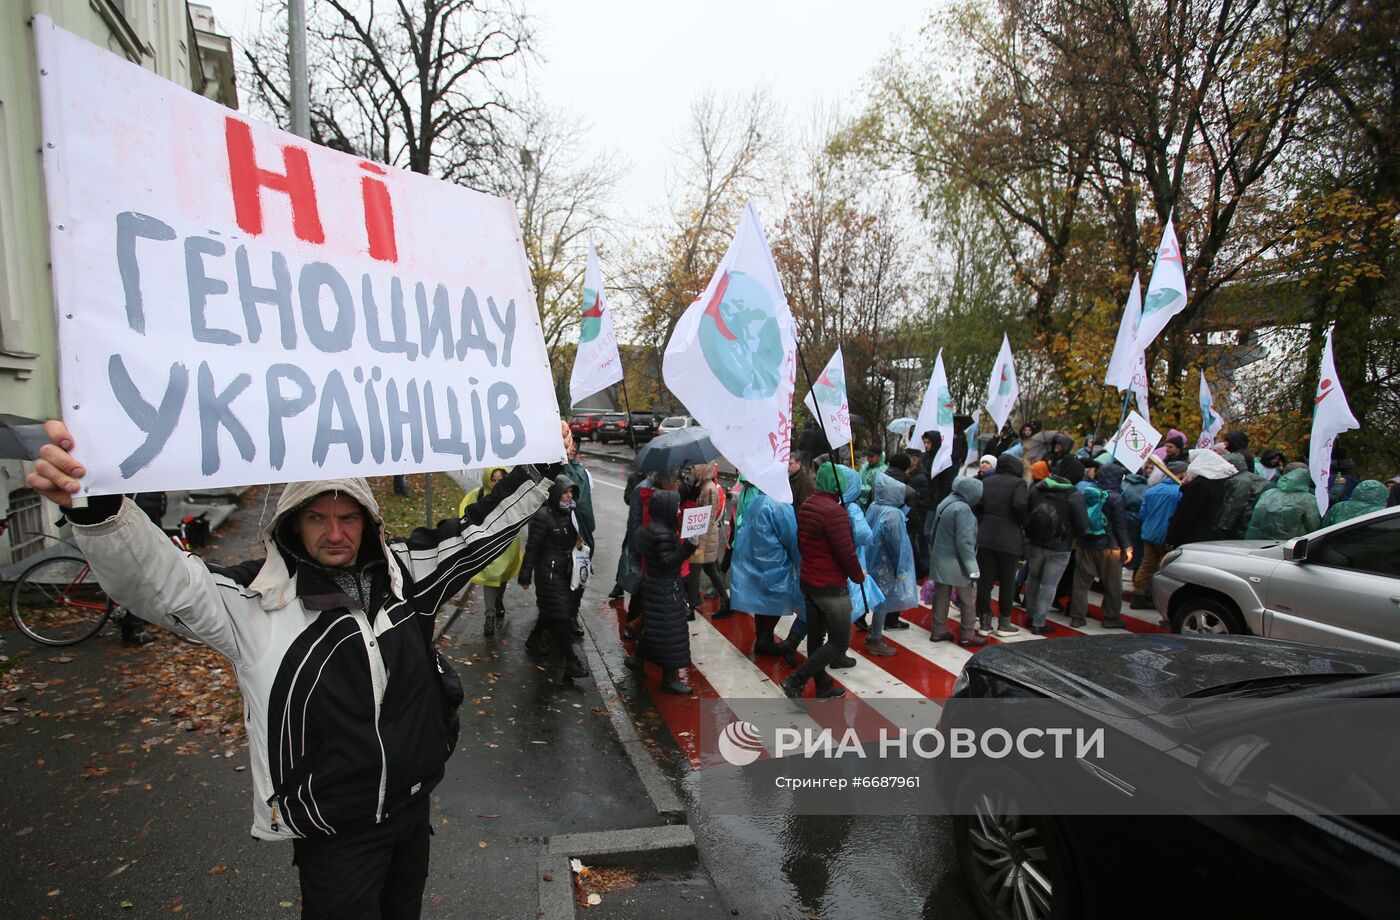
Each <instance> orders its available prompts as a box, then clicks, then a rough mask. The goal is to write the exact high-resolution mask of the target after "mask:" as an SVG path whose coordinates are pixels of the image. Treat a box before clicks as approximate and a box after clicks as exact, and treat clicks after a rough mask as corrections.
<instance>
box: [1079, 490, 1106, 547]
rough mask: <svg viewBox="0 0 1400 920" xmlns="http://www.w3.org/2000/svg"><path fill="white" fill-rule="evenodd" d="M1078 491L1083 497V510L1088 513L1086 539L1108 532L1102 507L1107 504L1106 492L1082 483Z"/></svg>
mask: <svg viewBox="0 0 1400 920" xmlns="http://www.w3.org/2000/svg"><path fill="white" fill-rule="evenodd" d="M1079 491H1080V492H1081V493H1082V494H1083V495H1084V505H1085V509H1086V510H1087V511H1088V512H1089V529H1088V530H1086V531H1085V532H1084V535H1085V536H1086V537H1101V536H1103V535H1104V534H1105V533H1106V532H1107V531H1108V517H1107V515H1106V514H1105V508H1104V506H1105V505H1107V504H1108V492H1106V491H1104V490H1103V489H1100V488H1098V487H1097V486H1091V485H1088V484H1087V483H1083V484H1081V485H1080V486H1079Z"/></svg>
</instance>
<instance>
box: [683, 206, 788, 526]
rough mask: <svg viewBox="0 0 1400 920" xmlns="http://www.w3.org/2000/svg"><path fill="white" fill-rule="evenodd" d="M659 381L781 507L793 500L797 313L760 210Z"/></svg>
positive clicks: (751, 213)
mask: <svg viewBox="0 0 1400 920" xmlns="http://www.w3.org/2000/svg"><path fill="white" fill-rule="evenodd" d="M661 375H662V378H663V379H664V380H665V382H666V386H667V388H669V389H670V391H671V392H672V393H673V394H675V396H676V397H677V398H678V399H680V401H681V402H682V403H683V404H684V405H685V407H686V408H687V409H689V410H690V414H691V415H693V416H695V418H696V420H697V421H699V422H700V424H702V425H704V426H705V427H706V428H708V429H709V430H710V441H711V443H713V444H714V445H715V447H716V448H717V449H718V450H719V452H720V453H721V454H723V455H724V457H725V458H726V459H728V460H729V462H730V463H732V464H734V466H735V467H736V468H737V469H738V470H739V472H740V473H741V474H742V475H743V476H744V478H745V479H747V480H748V481H749V482H751V483H753V484H754V485H756V486H758V487H759V488H760V489H762V490H763V491H764V492H765V493H767V494H768V496H769V497H771V498H772V499H773V500H774V501H780V502H786V501H791V500H792V486H791V485H790V484H789V483H788V472H787V461H788V454H789V453H791V451H792V434H793V424H792V392H793V389H794V386H795V384H796V381H797V339H796V338H795V336H794V333H793V322H792V311H791V310H789V309H788V303H787V297H786V295H784V294H783V285H782V282H781V281H780V280H779V278H778V268H777V266H776V265H774V264H773V254H772V252H771V251H770V250H769V248H768V241H767V240H766V239H764V237H763V228H762V226H760V225H759V222H758V212H757V211H755V210H754V206H753V203H752V202H749V203H748V204H746V205H745V206H744V213H743V215H742V216H741V217H740V218H739V229H738V230H737V231H736V232H735V234H734V240H733V242H731V243H730V244H729V250H728V251H727V252H726V253H725V254H724V259H723V260H722V261H721V262H720V264H719V267H718V268H716V269H715V274H714V277H712V278H711V279H710V283H709V284H708V285H706V287H705V291H704V293H702V294H701V295H700V296H699V297H698V298H696V300H695V302H694V303H692V304H691V305H690V306H689V307H687V308H686V311H685V313H684V314H682V315H681V318H680V321H679V322H677V323H676V328H675V331H674V332H673V333H672V334H671V340H670V341H669V342H667V343H666V355H665V358H664V360H663V362H662V366H661Z"/></svg>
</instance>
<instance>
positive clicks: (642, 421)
mask: <svg viewBox="0 0 1400 920" xmlns="http://www.w3.org/2000/svg"><path fill="white" fill-rule="evenodd" d="M631 425H632V434H633V436H635V437H636V439H637V443H638V444H641V443H643V442H645V441H650V440H651V439H652V438H654V437H656V416H654V415H652V414H651V413H650V412H633V413H632V421H631Z"/></svg>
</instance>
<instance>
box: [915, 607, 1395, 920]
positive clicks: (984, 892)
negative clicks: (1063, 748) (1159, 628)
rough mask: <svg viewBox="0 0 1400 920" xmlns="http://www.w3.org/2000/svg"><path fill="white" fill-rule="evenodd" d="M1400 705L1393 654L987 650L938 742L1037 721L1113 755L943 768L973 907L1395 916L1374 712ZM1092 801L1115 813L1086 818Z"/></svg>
mask: <svg viewBox="0 0 1400 920" xmlns="http://www.w3.org/2000/svg"><path fill="white" fill-rule="evenodd" d="M1397 692H1400V658H1397V657H1393V656H1386V655H1378V654H1373V653H1369V652H1358V651H1353V650H1350V649H1338V648H1326V647H1321V646H1316V645H1305V644H1302V643H1294V642H1279V641H1276V640H1272V639H1262V638H1258V637H1245V636H1220V637H1204V636H1192V637H1187V636H1172V635H1166V634H1157V635H1152V634H1141V635H1125V636H1112V637H1095V638H1092V639H1090V638H1081V639H1063V640H1054V641H1050V642H1019V643H1006V644H1002V645H996V646H989V647H988V648H986V649H984V650H982V651H981V652H979V653H978V654H976V655H974V656H973V657H972V658H971V659H970V660H969V661H968V663H967V665H966V666H965V668H964V670H963V672H962V674H961V675H960V677H959V678H958V682H957V684H956V686H955V688H954V693H953V697H952V698H951V699H950V700H948V701H947V704H946V705H945V707H944V711H943V716H942V719H941V721H940V725H939V727H940V730H941V731H942V733H943V734H944V735H945V736H946V735H948V734H949V733H950V732H951V731H952V730H954V729H958V728H964V729H965V728H966V727H967V726H969V725H972V724H977V720H978V718H979V715H978V711H980V712H982V713H985V711H986V709H987V708H992V709H994V710H995V712H997V713H1007V712H1010V713H1013V714H1014V713H1019V712H1022V711H1023V710H1022V707H1023V706H1026V707H1027V708H1029V709H1031V710H1033V711H1038V712H1042V713H1043V712H1044V711H1046V709H1054V710H1055V711H1060V712H1065V713H1072V716H1073V718H1074V719H1075V720H1077V721H1079V722H1081V723H1083V724H1086V725H1088V726H1100V727H1102V728H1103V730H1104V732H1105V734H1106V742H1105V743H1104V745H1103V747H1102V749H1101V750H1102V755H1101V756H1095V757H1090V758H1082V757H1072V758H1071V757H1061V758H1054V759H1051V758H1042V759H1035V760H1032V759H1029V757H1013V758H1004V759H996V760H992V759H988V758H985V757H984V758H982V759H981V760H963V761H958V760H943V761H939V762H938V763H939V771H940V772H939V775H938V782H937V784H936V785H937V787H938V790H939V793H940V795H943V796H946V798H945V801H949V802H953V803H956V804H955V806H954V807H953V814H954V817H953V842H954V845H955V848H956V851H957V863H958V867H959V870H960V873H961V875H962V877H963V880H964V881H965V882H966V884H967V887H968V889H969V894H970V896H971V900H972V903H973V906H974V907H975V908H976V910H977V912H978V913H979V914H980V915H981V916H982V917H984V918H989V920H1030V918H1046V920H1052V918H1074V920H1078V918H1083V917H1111V918H1118V917H1127V916H1131V917H1137V918H1141V917H1153V918H1155V917H1172V918H1176V917H1191V916H1198V917H1205V916H1212V917H1376V918H1379V917H1392V916H1394V915H1395V905H1396V904H1400V825H1398V824H1397V821H1396V819H1395V818H1394V817H1393V815H1394V814H1395V813H1396V812H1395V810H1394V805H1395V799H1396V796H1397V781H1396V768H1395V753H1394V749H1395V746H1396V745H1395V740H1394V738H1393V735H1391V734H1390V728H1389V726H1388V725H1385V724H1381V723H1378V722H1376V717H1375V714H1374V710H1373V709H1371V708H1370V707H1373V706H1376V705H1378V701H1380V700H1382V699H1384V698H1391V697H1394V696H1395V695H1396V694H1397ZM1183 712H1189V713H1190V716H1189V717H1184V716H1183ZM1329 716H1331V717H1329ZM1017 727H1018V726H1015V725H1012V726H1011V730H1012V731H1013V733H1014V731H1015V729H1016V728H1017ZM1265 736H1268V738H1267V739H1266V737H1265ZM1270 739H1272V741H1273V742H1274V743H1273V744H1271V743H1270ZM1285 739H1291V740H1285ZM1353 794H1356V795H1358V796H1359V798H1352V796H1353ZM1094 796H1097V797H1098V799H1099V800H1101V801H1102V802H1103V803H1104V805H1105V806H1106V807H1104V808H1102V809H1100V810H1098V811H1096V812H1095V813H1093V814H1090V813H1088V812H1089V809H1088V808H1086V807H1085V806H1084V803H1086V802H1088V801H1090V799H1091V798H1092V797H1094ZM1320 801H1325V802H1346V803H1353V802H1363V803H1366V804H1365V805H1361V806H1357V807H1353V806H1352V805H1335V804H1334V805H1319V804H1317V803H1318V802H1320ZM1372 803H1374V804H1372ZM1071 812H1073V813H1071ZM1144 873H1145V874H1144ZM1145 878H1152V879H1156V881H1155V882H1145V881H1144V879H1145Z"/></svg>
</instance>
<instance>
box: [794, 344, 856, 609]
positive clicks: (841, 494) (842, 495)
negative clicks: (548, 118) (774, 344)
mask: <svg viewBox="0 0 1400 920" xmlns="http://www.w3.org/2000/svg"><path fill="white" fill-rule="evenodd" d="M794 344H795V345H796V348H797V361H798V363H799V364H801V365H802V376H803V377H805V378H806V380H807V391H808V392H812V390H813V387H812V372H811V371H809V370H807V357H806V356H805V355H803V354H802V346H801V345H799V344H796V343H794ZM812 404H813V405H814V406H816V407H817V411H816V412H814V413H812V414H813V415H815V416H816V417H817V427H818V428H820V429H821V431H822V440H823V441H825V442H826V446H827V447H831V436H830V435H828V434H827V433H826V419H824V418H822V411H821V410H822V404H821V403H820V402H818V401H817V397H816V396H813V397H812ZM852 451H854V448H852ZM854 456H855V455H854V453H852V459H854ZM827 462H828V463H831V465H832V466H833V467H835V466H836V464H835V463H834V462H832V461H831V460H829V459H828V461H827ZM833 472H836V486H837V490H838V491H837V492H836V500H837V501H838V502H840V503H841V508H842V510H843V511H844V510H845V508H846V489H845V487H843V486H842V485H841V474H840V472H839V471H835V470H833ZM860 600H861V603H862V604H864V605H865V615H866V616H870V600H869V599H868V598H867V597H866V596H865V583H864V582H861V586H860Z"/></svg>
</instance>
